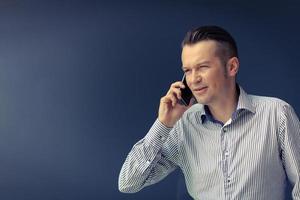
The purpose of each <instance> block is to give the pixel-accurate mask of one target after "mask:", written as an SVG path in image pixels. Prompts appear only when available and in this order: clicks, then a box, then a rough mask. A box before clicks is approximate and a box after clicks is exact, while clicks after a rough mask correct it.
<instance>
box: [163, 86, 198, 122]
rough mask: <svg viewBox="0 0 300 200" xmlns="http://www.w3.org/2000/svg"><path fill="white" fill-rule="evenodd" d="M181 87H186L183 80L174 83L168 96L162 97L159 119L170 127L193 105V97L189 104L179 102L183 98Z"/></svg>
mask: <svg viewBox="0 0 300 200" xmlns="http://www.w3.org/2000/svg"><path fill="white" fill-rule="evenodd" d="M180 88H182V89H183V88H185V85H184V84H183V83H182V82H181V81H177V82H175V83H173V84H172V85H171V87H170V89H169V91H168V92H167V94H166V96H164V97H162V98H161V99H160V105H159V111H158V120H159V121H160V122H161V123H163V124H164V125H165V126H167V127H170V128H171V127H173V126H174V124H175V123H176V122H177V121H178V120H179V119H180V117H181V116H182V115H183V113H184V112H185V111H186V110H187V109H189V108H190V107H191V106H192V105H193V100H192V99H191V101H190V104H189V105H188V106H184V105H181V104H179V102H178V101H179V100H180V99H181V90H180Z"/></svg>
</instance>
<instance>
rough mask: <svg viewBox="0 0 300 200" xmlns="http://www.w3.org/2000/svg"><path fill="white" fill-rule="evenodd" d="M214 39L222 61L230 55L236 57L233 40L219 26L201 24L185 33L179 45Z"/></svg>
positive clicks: (236, 51) (225, 60)
mask: <svg viewBox="0 0 300 200" xmlns="http://www.w3.org/2000/svg"><path fill="white" fill-rule="evenodd" d="M205 40H214V41H216V42H217V44H218V46H219V51H218V54H219V56H220V58H221V60H222V61H223V62H225V63H226V62H227V60H228V59H229V58H231V57H238V49H237V45H236V42H235V40H234V39H233V37H232V36H231V35H230V33H229V32H227V31H226V30H225V29H223V28H221V27H219V26H201V27H198V28H195V29H193V30H191V31H189V32H187V33H186V35H185V37H184V39H183V41H182V43H181V47H182V48H183V47H184V46H185V45H192V44H196V43H197V42H200V41H205Z"/></svg>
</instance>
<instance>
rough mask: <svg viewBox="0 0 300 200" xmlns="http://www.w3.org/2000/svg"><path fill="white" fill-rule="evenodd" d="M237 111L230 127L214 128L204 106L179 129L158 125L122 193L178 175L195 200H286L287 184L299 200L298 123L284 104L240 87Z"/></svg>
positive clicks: (135, 154)
mask: <svg viewBox="0 0 300 200" xmlns="http://www.w3.org/2000/svg"><path fill="white" fill-rule="evenodd" d="M239 91H240V94H239V99H238V104H237V108H236V111H235V112H234V114H233V115H232V117H231V118H230V119H229V120H228V121H227V122H226V123H225V124H222V123H219V122H217V121H214V120H210V118H211V117H212V116H210V115H209V113H208V112H206V111H205V110H206V109H205V106H203V105H202V104H195V105H193V106H192V107H191V108H190V109H188V110H187V111H186V112H185V113H184V114H183V116H182V117H181V118H180V120H178V121H177V123H176V124H175V125H174V127H173V128H168V127H166V126H164V125H163V124H162V123H161V122H160V121H159V120H156V121H155V122H154V124H153V125H152V127H151V129H150V130H149V132H148V133H147V134H146V136H145V137H144V138H143V139H141V140H140V141H138V142H137V143H136V144H135V145H134V146H133V148H132V150H131V151H130V152H129V154H128V156H127V158H126V160H125V162H124V164H123V166H122V169H121V172H120V175H119V190H120V191H121V192H126V193H133V192H137V191H139V190H141V189H142V188H143V187H145V186H149V185H152V184H154V183H157V182H159V181H160V180H162V179H163V178H165V177H166V176H167V175H168V174H169V173H171V172H172V171H174V170H175V169H176V168H177V167H179V168H180V169H181V171H182V172H183V174H184V177H185V182H186V186H187V189H188V192H189V194H190V195H191V196H192V197H193V198H194V199H201V200H202V199H204V200H210V199H224V200H227V199H230V200H231V199H236V200H237V199H238V200H240V199H243V200H244V199H245V200H246V199H251V200H253V199H259V200H283V199H284V195H285V194H284V193H285V187H286V181H287V180H288V181H289V182H290V183H291V185H292V187H293V188H292V197H293V199H298V200H300V182H299V181H300V180H299V177H300V123H299V119H298V117H297V115H296V113H295V112H294V110H293V108H292V107H291V106H290V105H289V104H288V103H286V102H284V101H283V100H280V99H278V98H272V97H262V96H255V95H248V94H247V93H246V92H245V91H244V90H243V89H242V88H241V87H239Z"/></svg>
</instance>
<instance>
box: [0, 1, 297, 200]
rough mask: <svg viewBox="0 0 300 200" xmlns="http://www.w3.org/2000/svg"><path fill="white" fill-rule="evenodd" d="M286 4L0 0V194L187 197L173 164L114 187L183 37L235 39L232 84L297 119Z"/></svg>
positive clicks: (59, 199) (174, 65) (174, 67)
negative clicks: (146, 178)
mask: <svg viewBox="0 0 300 200" xmlns="http://www.w3.org/2000/svg"><path fill="white" fill-rule="evenodd" d="M299 8H300V4H299V3H296V1H295V2H293V1H281V2H276V1H251V2H243V3H241V2H240V1H216V0H210V1H208V0H199V1H196V0H195V1H124V2H122V1H120V2H117V1H107V2H104V1H90V0H85V1H84V0H82V1H72V0H51V1H50V0H49V1H45V0H32V1H26V0H23V1H21V0H1V1H0V199H5V200H19V199H22V200H40V199H43V200H54V199H55V200H79V199H84V200H87V199H88V200H94V199H114V200H117V199H144V200H146V199H188V196H187V195H186V190H185V186H184V181H183V179H182V175H181V173H180V171H179V170H177V171H176V172H174V173H172V174H171V175H169V176H168V177H167V178H166V179H164V180H163V181H161V182H160V183H158V184H156V185H153V186H151V187H147V188H145V189H143V190H142V191H140V192H139V193H136V194H122V193H120V192H119V191H118V175H119V172H120V169H121V166H122V164H123V162H124V160H125V158H126V156H127V154H128V152H129V151H130V149H131V147H132V145H133V144H134V143H135V142H137V141H138V140H139V139H141V138H142V137H143V136H144V135H145V134H146V133H147V131H148V130H149V128H150V127H151V125H152V123H153V122H154V121H155V119H156V117H157V110H158V105H159V99H160V98H161V97H162V96H164V94H165V93H166V92H167V90H168V88H169V86H170V84H171V83H172V82H174V81H177V80H180V79H181V77H182V71H181V60H180V54H181V48H180V43H181V40H182V39H183V37H184V35H185V33H186V32H187V31H188V30H190V29H191V28H194V27H197V26H201V25H219V26H222V27H224V28H225V29H227V30H228V31H229V32H231V33H232V35H233V36H234V37H235V39H236V41H237V44H238V48H239V54H240V63H241V65H240V71H239V75H238V82H239V83H240V85H241V86H242V87H243V88H244V89H245V90H246V91H247V92H248V93H251V94H256V95H263V96H273V97H278V98H281V99H283V100H285V101H287V102H288V103H290V104H291V105H292V106H293V107H294V109H295V111H296V113H297V114H298V116H299V115H300V103H299V102H300V89H299V81H300V79H299V76H300V67H299V58H300V52H299V44H300V39H299V38H300V37H299V35H300V28H299V20H300V13H299Z"/></svg>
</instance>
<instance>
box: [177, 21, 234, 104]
mask: <svg viewBox="0 0 300 200" xmlns="http://www.w3.org/2000/svg"><path fill="white" fill-rule="evenodd" d="M182 64H183V70H184V72H185V73H186V79H187V84H188V85H189V87H190V88H191V89H192V92H193V94H194V96H195V97H196V99H197V101H198V102H199V103H202V104H206V105H209V104H214V103H217V102H219V103H220V102H221V101H222V99H224V98H226V95H228V94H230V90H232V89H233V87H235V77H236V74H237V71H238V68H239V61H238V52H237V46H236V43H235V41H234V39H233V38H232V36H231V35H230V34H229V33H228V32H227V31H225V30H224V29H222V28H220V27H217V26H203V27H199V28H197V29H194V30H192V31H189V32H188V33H187V34H186V36H185V38H184V40H183V42H182Z"/></svg>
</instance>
